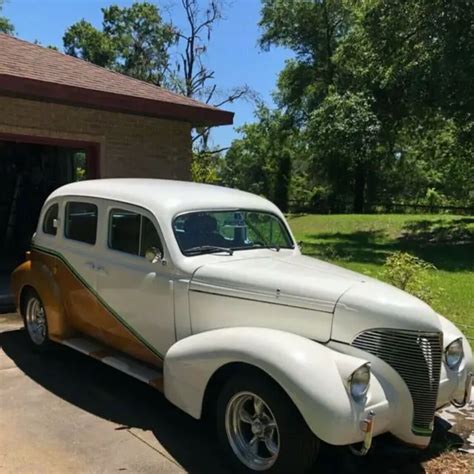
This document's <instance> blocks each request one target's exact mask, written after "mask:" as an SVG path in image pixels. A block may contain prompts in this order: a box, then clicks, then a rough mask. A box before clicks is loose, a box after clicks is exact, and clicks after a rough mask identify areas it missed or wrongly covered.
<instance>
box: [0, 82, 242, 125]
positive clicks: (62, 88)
mask: <svg viewBox="0 0 474 474" xmlns="http://www.w3.org/2000/svg"><path fill="white" fill-rule="evenodd" d="M2 92H3V93H7V94H9V95H15V96H19V97H25V98H31V99H36V100H42V101H47V102H55V103H61V104H67V105H75V106H82V107H90V108H95V109H100V110H108V111H112V112H123V113H131V114H135V115H144V116H150V117H158V118H163V119H170V120H178V121H184V122H189V123H190V124H191V125H193V126H196V127H198V126H216V125H232V123H233V119H234V114H233V113H232V112H228V111H225V110H219V109H214V108H211V107H209V108H207V107H199V106H192V105H184V104H178V103H173V102H166V101H159V100H152V99H145V98H140V97H134V96H130V95H125V94H123V95H122V94H114V93H110V92H105V91H98V90H93V89H85V88H81V87H74V86H69V85H66V84H58V83H52V82H46V81H39V80H37V79H29V78H25V77H19V76H13V75H8V74H0V94H1V93H2Z"/></svg>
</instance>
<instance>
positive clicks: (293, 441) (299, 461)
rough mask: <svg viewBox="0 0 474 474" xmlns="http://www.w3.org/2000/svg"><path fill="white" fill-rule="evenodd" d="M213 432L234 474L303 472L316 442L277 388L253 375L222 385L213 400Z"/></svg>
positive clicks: (283, 394)
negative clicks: (214, 414)
mask: <svg viewBox="0 0 474 474" xmlns="http://www.w3.org/2000/svg"><path fill="white" fill-rule="evenodd" d="M217 431H218V436H219V440H220V443H221V445H222V448H223V450H224V452H225V454H226V456H227V457H228V458H229V459H230V462H231V463H232V465H233V468H234V471H236V472H246V473H248V472H262V471H263V472H271V473H288V472H291V473H295V474H296V473H300V472H305V471H306V470H307V469H308V468H309V467H310V466H311V465H312V464H313V463H314V459H315V457H316V454H317V450H318V444H319V443H318V440H317V439H316V437H315V436H314V435H313V433H311V431H310V430H309V428H308V427H307V425H306V423H305V421H304V420H303V418H302V417H301V414H300V413H299V411H298V410H297V409H296V407H295V406H294V405H293V403H292V402H291V400H290V399H289V398H288V396H287V395H286V393H285V392H284V391H283V390H282V389H281V387H279V386H278V385H277V384H276V383H275V382H274V381H273V380H271V379H269V378H267V377H265V376H262V375H257V374H254V373H250V374H241V375H236V376H235V377H233V378H232V379H230V380H229V381H228V382H227V383H226V384H225V386H224V388H223V389H222V391H221V393H220V395H219V397H218V400H217Z"/></svg>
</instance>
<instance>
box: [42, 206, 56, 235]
mask: <svg viewBox="0 0 474 474" xmlns="http://www.w3.org/2000/svg"><path fill="white" fill-rule="evenodd" d="M58 212H59V206H58V205H57V204H53V205H52V206H50V207H49V208H48V210H47V211H46V214H45V215H44V219H43V232H44V233H45V234H49V235H56V234H57V232H58V229H56V227H55V225H54V221H55V220H56V222H57V218H58Z"/></svg>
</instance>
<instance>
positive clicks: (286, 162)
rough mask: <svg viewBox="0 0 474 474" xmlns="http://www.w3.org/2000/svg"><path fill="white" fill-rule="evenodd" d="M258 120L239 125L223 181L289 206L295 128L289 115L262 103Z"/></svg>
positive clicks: (222, 165)
mask: <svg viewBox="0 0 474 474" xmlns="http://www.w3.org/2000/svg"><path fill="white" fill-rule="evenodd" d="M256 117H257V119H258V121H257V122H256V123H253V124H247V125H244V126H242V127H240V128H239V129H238V131H239V132H240V133H241V134H242V138H239V139H237V140H234V141H233V142H232V145H231V147H230V149H229V150H228V152H227V154H226V157H225V160H222V162H221V180H222V182H223V184H225V185H227V186H230V187H234V188H239V189H244V190H247V191H250V192H253V193H256V194H261V195H264V196H267V197H268V198H269V199H271V200H272V201H273V202H275V203H276V204H277V205H278V206H279V207H280V208H281V209H282V210H284V211H285V210H287V207H288V195H289V191H290V190H289V186H290V180H291V169H292V150H294V148H295V147H294V146H293V145H292V142H293V141H294V140H295V136H294V135H293V129H292V127H291V125H290V123H289V121H290V120H291V119H290V118H289V117H288V116H287V115H284V114H282V113H281V112H279V111H270V110H269V109H268V108H267V107H265V106H264V105H263V104H259V106H258V108H257V112H256Z"/></svg>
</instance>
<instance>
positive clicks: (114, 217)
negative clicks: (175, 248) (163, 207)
mask: <svg viewBox="0 0 474 474" xmlns="http://www.w3.org/2000/svg"><path fill="white" fill-rule="evenodd" d="M151 247H156V248H158V249H159V250H160V251H161V252H163V246H162V245H161V240H160V237H159V236H158V232H157V230H156V227H155V226H154V224H153V222H151V220H150V219H148V217H146V216H142V215H141V214H138V213H136V212H132V211H127V210H124V209H112V210H111V211H110V218H109V248H111V249H113V250H118V251H119V252H125V253H129V254H131V255H139V256H140V257H144V256H145V253H146V251H147V250H148V249H150V248H151Z"/></svg>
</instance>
